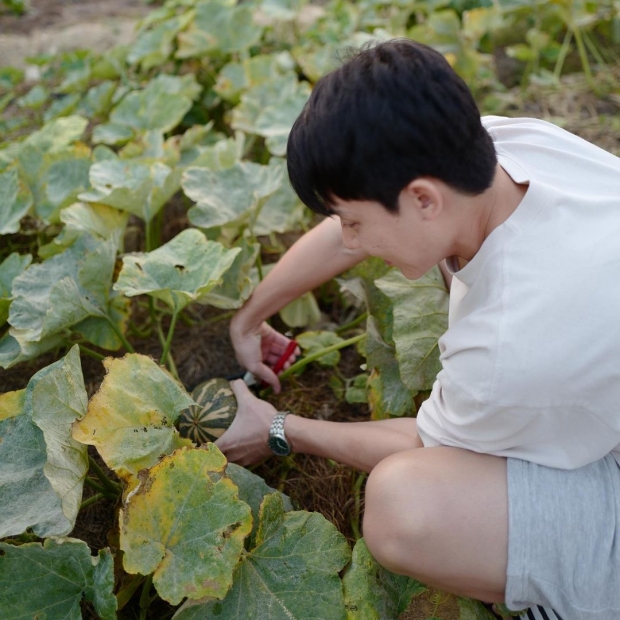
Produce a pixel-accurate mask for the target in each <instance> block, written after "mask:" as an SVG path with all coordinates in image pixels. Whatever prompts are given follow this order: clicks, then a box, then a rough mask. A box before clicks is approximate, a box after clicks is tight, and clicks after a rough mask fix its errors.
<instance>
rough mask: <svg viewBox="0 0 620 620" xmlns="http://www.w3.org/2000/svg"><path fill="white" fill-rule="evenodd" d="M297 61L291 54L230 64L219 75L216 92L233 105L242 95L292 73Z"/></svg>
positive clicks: (277, 54) (279, 54) (267, 56)
mask: <svg viewBox="0 0 620 620" xmlns="http://www.w3.org/2000/svg"><path fill="white" fill-rule="evenodd" d="M294 66H295V61H294V60H293V57H292V56H291V55H290V53H289V52H277V53H273V54H259V55H258V56H252V57H251V58H245V59H243V61H242V62H240V63H239V62H230V63H228V64H227V65H225V66H224V67H223V68H222V70H221V71H220V72H219V73H218V76H217V82H216V84H215V86H214V87H213V88H214V90H215V92H216V93H217V94H218V95H219V96H220V97H222V99H225V100H226V101H230V102H232V103H235V104H236V103H238V101H239V97H240V96H241V93H242V92H243V91H245V90H247V89H248V88H254V87H255V86H258V85H260V84H263V83H264V82H269V81H271V80H275V79H277V78H278V77H280V76H281V75H283V74H284V73H287V72H290V71H291V70H292V69H293V68H294Z"/></svg>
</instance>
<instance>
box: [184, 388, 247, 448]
mask: <svg viewBox="0 0 620 620" xmlns="http://www.w3.org/2000/svg"><path fill="white" fill-rule="evenodd" d="M192 398H193V399H194V400H195V401H196V402H197V403H198V404H197V405H192V406H191V407H189V408H188V409H184V410H183V411H182V412H181V415H180V416H179V420H178V425H179V433H180V434H181V436H182V437H188V438H189V439H191V440H192V441H193V442H194V443H197V444H199V445H200V444H203V443H206V442H207V441H215V440H216V439H217V438H218V437H221V436H222V435H223V434H224V431H225V430H226V429H227V428H228V427H229V426H230V425H231V424H232V421H233V420H234V418H235V414H236V413H237V399H236V398H235V395H234V394H233V391H232V390H231V389H230V383H229V382H228V381H226V379H217V378H216V379H209V380H208V381H205V382H204V383H201V384H200V385H198V386H197V387H195V388H194V390H193V391H192Z"/></svg>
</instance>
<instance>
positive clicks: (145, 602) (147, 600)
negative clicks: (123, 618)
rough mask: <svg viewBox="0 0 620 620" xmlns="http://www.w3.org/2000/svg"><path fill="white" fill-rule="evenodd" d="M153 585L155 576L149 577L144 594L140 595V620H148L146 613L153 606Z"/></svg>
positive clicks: (144, 587)
mask: <svg viewBox="0 0 620 620" xmlns="http://www.w3.org/2000/svg"><path fill="white" fill-rule="evenodd" d="M152 584H153V575H152V574H151V575H149V576H148V577H147V578H146V580H145V581H144V585H143V586H142V594H141V595H140V620H146V612H147V611H148V608H149V605H150V604H151V585H152Z"/></svg>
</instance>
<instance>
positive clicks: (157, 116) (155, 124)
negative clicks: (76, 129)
mask: <svg viewBox="0 0 620 620" xmlns="http://www.w3.org/2000/svg"><path fill="white" fill-rule="evenodd" d="M201 90H202V88H201V87H200V86H199V84H198V83H197V82H196V78H195V77H194V75H193V74H186V75H184V76H174V75H165V74H162V75H158V76H157V77H156V78H155V79H153V80H151V81H150V82H149V84H148V85H147V86H146V88H144V89H142V90H136V91H132V92H130V93H129V94H128V95H126V96H125V97H124V98H123V100H122V101H121V102H120V103H119V104H118V105H117V106H116V107H115V108H114V109H113V110H112V113H111V114H110V124H111V125H112V126H118V127H126V128H128V129H130V130H132V132H136V131H148V130H152V129H158V130H160V131H163V132H166V131H170V130H171V129H174V128H175V127H176V126H177V125H178V124H179V123H180V122H181V120H182V119H183V117H184V116H185V114H186V112H187V111H188V110H189V109H190V108H191V107H192V102H193V101H194V99H196V98H197V97H198V95H199V93H200V91H201ZM99 131H102V130H99ZM93 140H95V141H97V140H96V139H95V138H94V137H93Z"/></svg>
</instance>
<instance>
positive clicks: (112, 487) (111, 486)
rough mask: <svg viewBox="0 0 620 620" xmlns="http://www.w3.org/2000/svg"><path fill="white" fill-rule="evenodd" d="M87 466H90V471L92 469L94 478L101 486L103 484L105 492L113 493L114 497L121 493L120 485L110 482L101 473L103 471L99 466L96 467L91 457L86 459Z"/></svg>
mask: <svg viewBox="0 0 620 620" xmlns="http://www.w3.org/2000/svg"><path fill="white" fill-rule="evenodd" d="M88 464H89V466H90V469H92V471H93V473H94V474H95V476H97V478H99V480H101V484H103V487H104V488H105V489H106V490H107V491H110V493H113V494H114V495H119V493H120V492H121V487H120V485H119V484H117V483H116V482H112V480H110V479H109V478H108V477H107V476H106V475H105V474H104V473H103V470H102V469H101V467H99V465H97V462H96V461H95V460H94V459H93V457H92V456H89V457H88Z"/></svg>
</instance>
